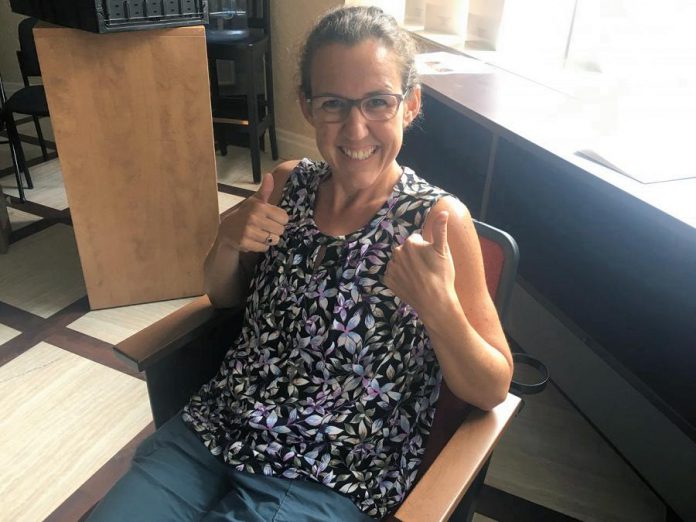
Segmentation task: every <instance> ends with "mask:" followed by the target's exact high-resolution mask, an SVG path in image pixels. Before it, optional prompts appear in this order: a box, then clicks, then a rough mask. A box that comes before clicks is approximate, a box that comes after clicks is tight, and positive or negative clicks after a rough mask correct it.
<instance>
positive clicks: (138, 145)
mask: <svg viewBox="0 0 696 522" xmlns="http://www.w3.org/2000/svg"><path fill="white" fill-rule="evenodd" d="M34 34H35V39H36V47H37V50H38V55H39V60H40V63H41V71H42V76H43V82H44V85H45V86H46V95H47V98H48V105H49V110H50V113H51V123H52V125H53V129H54V133H55V140H56V144H57V148H58V154H59V158H60V164H61V169H62V172H63V177H64V181H65V189H66V192H67V195H68V203H69V205H70V212H71V216H72V221H73V226H74V229H75V236H76V239H77V246H78V249H79V253H80V261H81V263H82V269H83V272H84V277H85V283H86V286H87V294H88V297H89V302H90V306H91V307H92V308H106V307H113V306H120V305H128V304H135V303H143V302H149V301H158V300H164V299H173V298H178V297H184V296H192V295H198V294H200V293H201V292H202V285H203V270H202V266H203V259H204V256H205V254H206V252H207V249H208V248H209V247H210V245H211V244H212V241H213V239H214V236H215V233H216V230H217V223H218V205H217V184H216V174H215V152H214V146H213V133H212V116H211V109H210V94H209V85H208V69H207V67H208V66H207V59H206V47H205V31H204V28H203V27H202V26H198V27H182V28H176V29H162V30H150V31H135V32H124V33H116V34H103V35H99V34H92V33H88V32H84V31H79V30H76V29H68V28H63V27H53V26H48V25H42V26H39V27H37V28H36V29H35V31H34Z"/></svg>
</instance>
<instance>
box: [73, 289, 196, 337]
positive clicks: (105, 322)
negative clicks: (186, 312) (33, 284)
mask: <svg viewBox="0 0 696 522" xmlns="http://www.w3.org/2000/svg"><path fill="white" fill-rule="evenodd" d="M194 299H195V297H190V298H186V299H174V300H171V301H160V302H157V303H145V304H139V305H132V306H121V307H118V308H108V309H105V310H94V311H92V312H89V313H87V314H85V315H83V316H82V317H80V318H79V319H78V320H76V321H74V322H72V323H70V324H69V325H68V328H70V329H72V330H76V331H78V332H82V333H83V334H86V335H90V336H92V337H95V338H97V339H100V340H102V341H104V342H107V343H111V344H116V343H119V342H121V341H123V340H124V339H127V338H128V337H130V336H131V335H133V334H134V333H136V332H138V331H140V330H142V329H143V328H145V327H147V326H150V325H151V324H152V323H154V322H156V321H158V320H159V319H162V318H163V317H165V316H166V315H169V314H170V313H172V312H174V311H176V310H178V309H179V308H181V307H182V306H184V305H185V304H187V303H190V302H191V301H193V300H194Z"/></svg>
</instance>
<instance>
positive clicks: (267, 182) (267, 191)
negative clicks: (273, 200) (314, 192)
mask: <svg viewBox="0 0 696 522" xmlns="http://www.w3.org/2000/svg"><path fill="white" fill-rule="evenodd" d="M273 186H274V185H273V174H271V173H270V172H266V173H265V174H264V175H263V179H262V180H261V186H260V187H259V190H257V191H256V194H254V195H255V196H256V197H257V198H259V199H260V200H261V201H263V202H264V203H268V200H269V198H270V197H271V194H272V193H273Z"/></svg>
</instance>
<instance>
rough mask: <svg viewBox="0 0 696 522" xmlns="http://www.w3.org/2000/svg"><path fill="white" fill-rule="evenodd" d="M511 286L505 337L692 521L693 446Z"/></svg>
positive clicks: (564, 326) (569, 331) (695, 502)
mask: <svg viewBox="0 0 696 522" xmlns="http://www.w3.org/2000/svg"><path fill="white" fill-rule="evenodd" d="M532 294H533V291H532V290H531V289H530V291H527V290H525V289H524V288H523V287H522V286H521V285H519V284H517V285H515V288H514V290H513V294H512V298H511V300H510V308H509V311H508V313H507V317H506V330H507V331H508V333H509V334H510V336H511V337H512V339H514V340H515V342H517V343H518V344H519V345H520V346H521V347H522V349H523V350H525V351H526V352H528V353H530V354H531V355H534V356H536V357H538V358H539V359H541V360H542V361H543V362H544V363H545V364H546V365H547V366H548V368H549V371H550V374H551V377H552V379H553V380H554V382H555V383H556V384H557V385H558V386H559V387H560V388H561V389H562V390H563V391H564V392H565V394H566V395H567V396H568V397H569V398H570V399H571V400H572V401H573V403H574V404H575V406H577V407H578V408H579V410H580V411H581V412H582V413H583V414H584V415H585V416H586V417H587V419H588V420H589V421H590V422H591V423H592V424H593V425H594V426H595V427H596V428H597V429H598V430H599V431H600V432H601V433H602V434H603V435H604V436H605V437H606V438H607V440H608V441H609V442H611V443H612V444H613V445H614V447H615V448H616V449H617V450H618V451H619V452H620V453H621V454H622V455H623V457H624V458H625V459H626V460H627V461H628V462H629V463H630V464H631V465H632V466H633V467H634V468H635V470H636V471H637V472H638V473H639V474H640V475H641V476H642V477H643V479H644V480H645V481H646V482H647V483H648V484H649V485H650V486H651V487H652V488H653V489H654V490H655V492H656V493H657V494H658V495H660V496H661V497H662V499H663V500H664V501H665V502H666V503H667V504H668V505H669V506H670V507H671V508H672V509H673V510H674V511H675V512H676V513H677V514H679V516H680V517H682V518H683V519H684V520H696V495H694V486H693V479H694V477H696V442H694V441H693V440H692V439H691V438H689V437H688V436H687V435H686V434H685V433H684V432H683V431H682V430H680V429H679V427H678V426H676V425H675V424H674V423H673V422H672V421H671V420H670V419H669V418H668V417H667V416H666V415H665V414H664V413H662V412H661V411H660V410H659V409H658V408H657V407H656V406H655V405H654V404H653V403H652V402H651V401H649V400H648V399H647V398H646V397H645V396H644V395H643V394H642V393H640V391H638V390H637V389H636V388H635V387H634V386H632V385H631V384H630V383H629V382H628V381H627V380H626V379H625V378H623V377H622V376H621V375H620V373H619V372H618V371H616V370H615V369H614V368H612V366H610V365H609V364H608V363H607V362H606V361H605V360H604V359H603V358H602V357H600V356H599V355H598V354H597V353H596V352H595V350H594V349H593V348H592V347H591V346H589V345H588V344H586V342H585V341H584V340H583V337H584V336H583V335H582V334H581V333H580V332H579V330H578V328H577V327H576V326H575V325H573V324H570V322H569V320H568V319H567V318H565V317H563V316H562V314H560V313H559V312H558V311H556V310H554V309H553V307H552V306H550V305H549V304H548V303H543V302H542V301H541V298H537V297H535V296H533V295H532Z"/></svg>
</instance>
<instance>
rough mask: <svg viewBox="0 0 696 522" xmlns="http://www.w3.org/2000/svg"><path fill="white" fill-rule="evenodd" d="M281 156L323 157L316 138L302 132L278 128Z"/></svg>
mask: <svg viewBox="0 0 696 522" xmlns="http://www.w3.org/2000/svg"><path fill="white" fill-rule="evenodd" d="M276 137H277V138H278V149H279V152H280V156H281V157H282V158H285V159H300V158H312V159H315V160H319V159H321V155H320V154H319V149H317V144H316V142H315V141H314V138H309V137H307V136H304V135H302V134H297V133H295V132H290V131H286V130H283V129H276Z"/></svg>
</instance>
